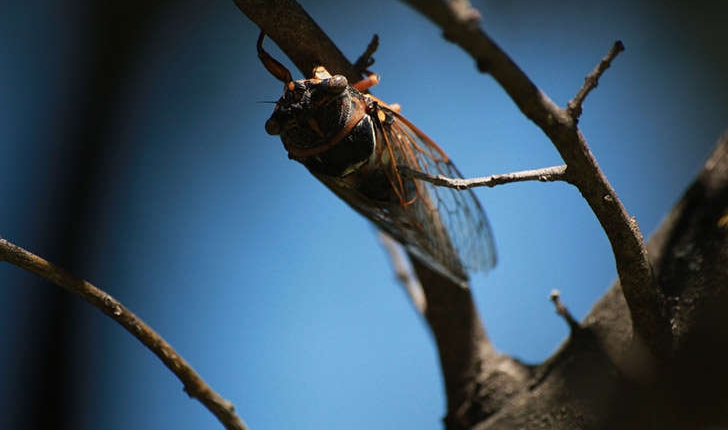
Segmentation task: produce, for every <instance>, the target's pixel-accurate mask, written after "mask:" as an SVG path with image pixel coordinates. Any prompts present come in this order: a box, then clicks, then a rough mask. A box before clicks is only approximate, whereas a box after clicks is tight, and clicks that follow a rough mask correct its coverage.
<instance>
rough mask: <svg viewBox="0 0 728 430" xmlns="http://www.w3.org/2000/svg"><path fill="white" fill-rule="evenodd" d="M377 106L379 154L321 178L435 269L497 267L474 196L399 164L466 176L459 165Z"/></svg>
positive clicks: (453, 271) (462, 277) (455, 273)
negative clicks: (355, 168) (346, 173)
mask: <svg viewBox="0 0 728 430" xmlns="http://www.w3.org/2000/svg"><path fill="white" fill-rule="evenodd" d="M375 109H376V111H375V112H373V113H372V115H371V116H372V117H373V120H374V121H375V124H376V127H375V129H376V132H377V156H376V157H375V160H374V162H371V163H369V165H367V166H366V167H365V168H363V170H367V171H366V172H365V173H362V174H361V176H357V175H351V177H347V178H333V177H328V176H324V175H316V176H317V177H318V178H319V180H321V181H322V182H323V183H324V184H325V185H327V186H328V187H329V188H330V189H331V190H332V191H334V192H335V193H336V194H337V195H339V197H341V198H342V199H343V200H344V201H346V202H347V203H348V204H349V205H350V206H352V207H353V208H354V209H356V210H357V211H358V212H360V213H361V214H362V215H364V216H365V217H367V218H369V220H371V221H372V222H374V223H375V224H376V225H377V226H378V227H379V228H381V229H383V230H384V231H386V232H387V233H389V234H390V235H391V236H393V237H394V238H395V239H396V240H398V241H399V242H400V243H402V244H403V245H404V246H405V247H406V248H407V250H408V251H409V252H410V253H412V254H414V255H415V257H417V258H418V259H420V260H421V261H422V262H423V263H425V264H427V265H428V266H430V267H431V268H433V269H434V270H436V271H438V272H440V273H442V274H444V275H446V276H448V277H450V278H451V279H454V280H456V281H460V282H465V281H467V280H468V272H472V271H487V270H489V269H491V268H492V267H493V266H494V265H495V262H496V252H495V246H494V243H493V235H492V233H491V229H490V225H489V223H488V219H487V217H486V215H485V212H484V211H483V208H482V207H481V205H480V203H479V202H478V200H477V198H476V197H475V194H474V193H473V192H472V191H471V190H463V191H458V190H455V189H451V188H444V187H436V186H434V185H432V184H430V183H428V182H424V181H420V180H416V179H412V178H409V177H407V176H404V175H402V174H400V172H399V169H398V166H406V167H408V168H409V169H412V170H417V171H420V172H424V173H428V174H431V175H444V176H447V177H451V178H461V177H462V175H461V174H460V172H459V171H458V170H457V168H456V167H455V165H453V163H452V162H451V161H450V159H449V158H448V157H447V155H446V154H445V153H444V152H443V151H442V149H440V147H438V146H437V144H435V143H434V142H433V141H432V140H431V139H430V138H428V137H427V136H426V135H425V134H424V133H422V132H421V131H420V130H419V129H418V128H417V127H415V126H414V125H413V124H412V123H410V122H409V121H408V120H407V119H405V118H404V117H402V116H401V115H399V114H398V113H397V112H395V111H393V110H391V109H389V108H387V107H384V106H380V105H375ZM362 178H363V179H362ZM363 183H365V184H363ZM372 188H374V189H378V190H379V189H384V190H385V194H386V195H387V198H376V199H373V198H372V197H371V196H372V195H379V196H381V194H382V193H381V192H377V193H372V192H367V189H372Z"/></svg>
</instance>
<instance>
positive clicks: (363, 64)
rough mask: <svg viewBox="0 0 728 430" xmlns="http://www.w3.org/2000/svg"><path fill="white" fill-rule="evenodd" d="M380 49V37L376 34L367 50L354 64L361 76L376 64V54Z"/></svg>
mask: <svg viewBox="0 0 728 430" xmlns="http://www.w3.org/2000/svg"><path fill="white" fill-rule="evenodd" d="M378 47H379V36H377V35H376V34H375V35H374V36H372V41H371V42H369V45H367V49H366V50H365V51H364V52H363V53H362V54H361V55H360V56H359V58H357V60H356V61H355V62H354V69H355V70H356V71H358V72H359V73H361V74H364V73H365V72H366V71H367V69H368V68H369V67H370V66H372V65H373V64H374V58H373V57H372V55H374V52H375V51H376V50H377V48H378Z"/></svg>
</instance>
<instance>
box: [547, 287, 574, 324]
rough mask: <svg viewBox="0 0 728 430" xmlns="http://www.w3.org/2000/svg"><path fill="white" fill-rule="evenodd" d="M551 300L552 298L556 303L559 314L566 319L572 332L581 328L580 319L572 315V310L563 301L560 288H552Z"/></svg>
mask: <svg viewBox="0 0 728 430" xmlns="http://www.w3.org/2000/svg"><path fill="white" fill-rule="evenodd" d="M549 300H551V301H552V302H553V304H554V307H556V313H557V314H559V315H560V316H561V317H562V318H563V319H564V321H566V324H568V325H569V329H570V330H571V333H572V334H573V333H574V332H575V331H578V330H579V329H580V328H581V326H580V325H579V321H577V320H576V319H574V317H573V316H572V315H571V312H569V310H568V309H567V308H566V306H564V304H563V303H562V302H561V292H559V290H551V294H549Z"/></svg>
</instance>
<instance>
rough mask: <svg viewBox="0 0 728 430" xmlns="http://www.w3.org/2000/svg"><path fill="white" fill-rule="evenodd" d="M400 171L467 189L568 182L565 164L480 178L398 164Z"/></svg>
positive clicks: (456, 187) (430, 180) (429, 180)
mask: <svg viewBox="0 0 728 430" xmlns="http://www.w3.org/2000/svg"><path fill="white" fill-rule="evenodd" d="M398 170H399V172H400V173H402V174H404V175H407V176H411V177H413V178H417V179H420V180H423V181H426V182H429V183H431V184H433V185H438V186H441V187H447V188H455V189H456V190H467V189H468V188H475V187H491V188H492V187H495V186H496V185H503V184H510V183H513V182H525V181H540V182H555V181H564V182H568V181H569V178H568V175H567V170H566V165H562V166H553V167H544V168H542V169H535V170H521V171H519V172H511V173H503V174H500V175H490V176H485V177H482V178H472V179H461V178H448V177H445V176H442V175H437V176H433V175H428V174H427V173H424V172H419V171H416V170H412V169H410V168H408V167H406V166H398Z"/></svg>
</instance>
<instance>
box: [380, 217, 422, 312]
mask: <svg viewBox="0 0 728 430" xmlns="http://www.w3.org/2000/svg"><path fill="white" fill-rule="evenodd" d="M379 241H380V242H382V245H384V247H385V248H386V249H387V252H388V253H389V259H390V261H392V266H393V267H394V274H395V275H396V276H397V280H398V281H399V282H400V283H401V284H402V286H403V287H404V289H405V291H406V292H407V295H408V296H409V298H410V300H411V301H412V304H413V305H414V307H415V309H417V312H419V313H420V315H424V314H425V311H426V310H427V299H425V293H424V292H423V291H422V285H420V281H419V280H418V279H417V276H416V275H415V274H414V272H413V271H412V267H410V265H408V264H407V261H406V259H405V258H404V255H403V254H402V248H401V246H400V245H399V244H398V243H397V242H396V241H395V240H394V239H392V237H391V236H389V235H388V234H386V233H384V232H383V231H380V232H379Z"/></svg>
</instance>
